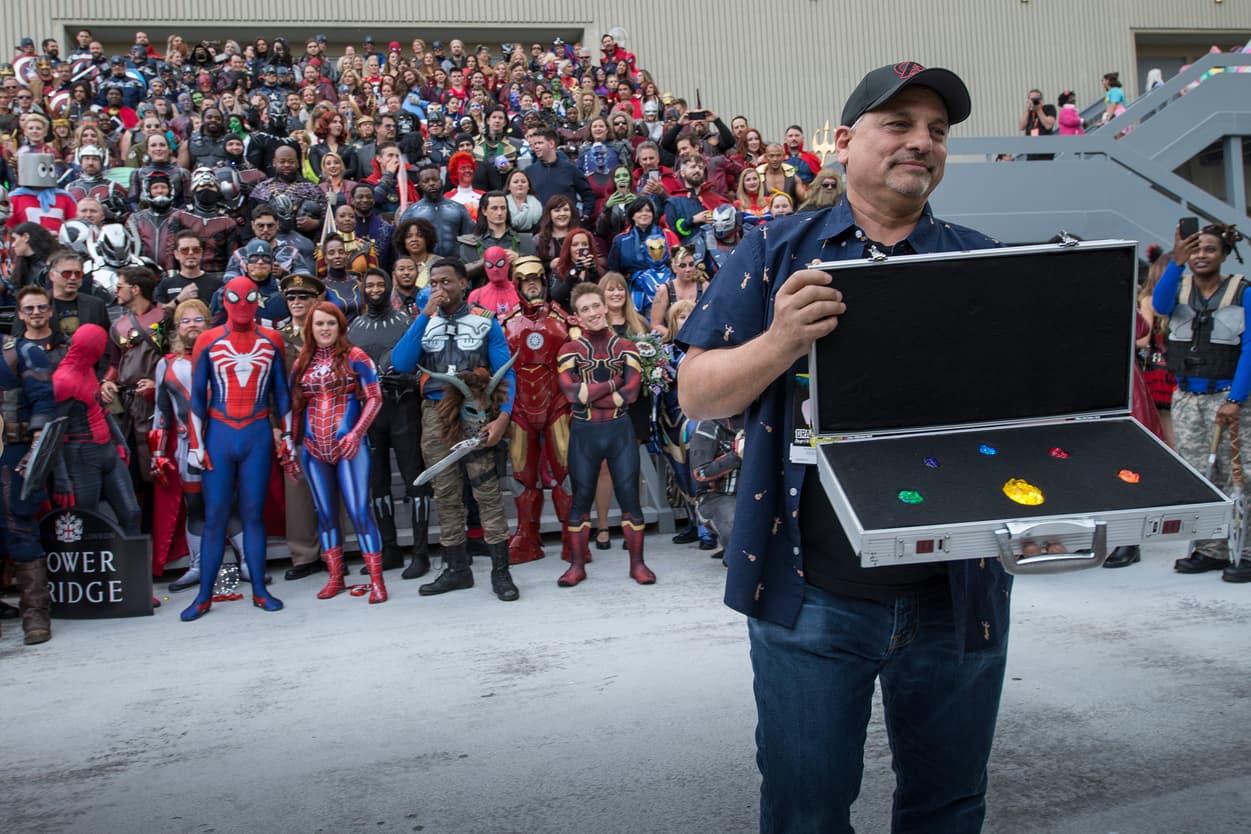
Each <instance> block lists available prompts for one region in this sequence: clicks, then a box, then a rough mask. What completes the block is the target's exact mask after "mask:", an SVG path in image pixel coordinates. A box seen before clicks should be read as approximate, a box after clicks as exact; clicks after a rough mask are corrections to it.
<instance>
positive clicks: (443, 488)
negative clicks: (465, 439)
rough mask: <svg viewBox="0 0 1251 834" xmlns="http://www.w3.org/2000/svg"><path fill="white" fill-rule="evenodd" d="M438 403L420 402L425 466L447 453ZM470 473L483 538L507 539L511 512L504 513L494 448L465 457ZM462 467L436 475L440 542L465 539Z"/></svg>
mask: <svg viewBox="0 0 1251 834" xmlns="http://www.w3.org/2000/svg"><path fill="white" fill-rule="evenodd" d="M438 408H439V404H438V403H437V402H435V401H434V400H423V401H422V404H421V456H422V457H423V458H425V461H426V466H433V465H434V464H436V463H438V462H439V461H441V460H443V458H445V457H447V454H448V449H449V447H448V445H447V444H446V443H444V442H443V441H442V439H440V437H439V415H438ZM461 462H462V463H463V464H464V468H465V471H466V472H467V473H468V475H469V486H470V488H472V489H473V497H474V500H475V501H477V502H478V512H479V514H480V515H481V516H482V532H483V536H482V537H483V539H485V540H486V543H487V544H499V543H500V542H505V541H508V516H506V515H505V514H504V498H503V495H502V494H501V493H500V479H499V473H498V471H497V469H496V466H495V450H494V449H486V450H484V451H475V452H473V453H472V454H470V455H469V456H468V457H465V458H462V460H461ZM460 473H461V467H459V466H453V467H450V468H449V469H446V470H444V471H443V472H440V473H439V474H438V475H437V476H435V479H434V484H433V486H434V505H435V506H436V507H438V509H439V543H440V544H442V545H444V546H447V545H456V544H464V542H465V533H466V529H467V528H466V525H465V501H464V498H463V495H464V491H463V487H462V485H461V474H460Z"/></svg>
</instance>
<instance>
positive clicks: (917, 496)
mask: <svg viewBox="0 0 1251 834" xmlns="http://www.w3.org/2000/svg"><path fill="white" fill-rule="evenodd" d="M899 500H900V501H902V502H904V503H905V504H920V503H921V502H922V501H924V500H925V499H924V498H922V497H921V493H919V492H917V491H916V490H915V489H901V490H900V491H899Z"/></svg>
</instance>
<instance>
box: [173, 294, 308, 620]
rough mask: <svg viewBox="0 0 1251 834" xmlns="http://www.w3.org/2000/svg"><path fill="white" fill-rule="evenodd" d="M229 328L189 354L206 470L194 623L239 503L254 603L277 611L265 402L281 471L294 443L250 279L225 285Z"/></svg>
mask: <svg viewBox="0 0 1251 834" xmlns="http://www.w3.org/2000/svg"><path fill="white" fill-rule="evenodd" d="M222 289H223V292H222V299H223V304H224V306H225V309H226V323H225V324H223V325H220V326H218V327H214V328H212V329H211V330H207V331H205V332H204V333H202V334H200V337H199V338H198V339H196V343H195V349H194V350H193V351H192V354H191V430H190V432H188V443H189V447H188V450H187V462H188V464H189V465H190V466H192V467H194V468H197V469H200V470H202V471H203V473H204V474H203V475H202V479H201V489H202V490H203V493H204V536H203V537H202V538H201V540H200V593H199V594H198V595H197V596H196V598H195V602H193V603H191V605H190V606H188V607H187V608H186V609H185V610H184V611H183V612H182V615H181V616H182V619H183V620H184V621H185V622H190V621H192V620H196V619H199V618H200V616H201V615H203V614H204V613H205V612H207V611H208V610H209V608H210V607H211V606H212V604H213V585H214V584H215V583H216V582H217V571H218V570H219V569H220V568H221V564H222V554H223V552H224V550H225V546H226V525H227V523H228V522H229V520H230V514H231V512H232V511H234V509H235V506H236V501H237V502H238V511H239V516H240V517H241V518H242V519H243V551H244V559H246V560H247V563H248V568H249V570H250V571H251V574H252V604H253V605H255V606H256V607H258V608H263V609H265V610H266V611H279V610H281V609H282V601H281V600H280V599H278V598H277V597H275V596H273V595H272V594H270V593H268V592H267V590H266V588H265V522H264V519H263V513H264V508H265V498H266V496H267V495H268V492H269V470H270V462H271V460H272V458H271V456H272V455H273V451H274V437H273V434H272V433H271V431H270V425H269V407H270V398H271V397H272V398H273V403H274V407H275V408H276V409H277V410H278V414H279V417H280V421H281V424H282V429H283V441H282V450H281V455H280V457H281V459H282V463H283V467H284V469H288V470H292V469H293V468H295V467H298V464H297V463H296V462H295V457H294V454H293V449H292V445H291V399H290V396H289V395H288V390H287V379H286V363H285V361H284V353H283V345H282V337H281V336H279V335H278V334H277V333H276V332H274V331H273V330H270V329H269V328H268V327H261V326H260V325H258V324H256V311H257V309H258V308H259V306H260V301H261V294H260V290H259V289H258V287H257V285H256V284H255V283H254V282H253V281H252V279H250V278H245V277H239V278H233V279H231V281H230V282H229V283H228V284H226V286H225V287H223V288H222Z"/></svg>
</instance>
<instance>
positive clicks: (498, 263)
mask: <svg viewBox="0 0 1251 834" xmlns="http://www.w3.org/2000/svg"><path fill="white" fill-rule="evenodd" d="M487 266H493V267H495V268H496V269H502V268H504V267H506V266H508V258H500V259H499V260H498V261H487Z"/></svg>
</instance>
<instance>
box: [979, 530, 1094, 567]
mask: <svg viewBox="0 0 1251 834" xmlns="http://www.w3.org/2000/svg"><path fill="white" fill-rule="evenodd" d="M1073 533H1084V534H1089V535H1090V550H1089V551H1085V550H1082V551H1076V552H1070V551H1067V550H1061V551H1055V550H1052V548H1050V547H1049V548H1047V550H1046V552H1043V553H1039V554H1037V555H1029V556H1026V555H1023V554H1020V553H1016V552H1015V551H1016V550H1017V545H1018V544H1019V545H1024V544H1025V543H1026V542H1027V541H1028V540H1030V539H1037V538H1044V537H1054V536H1061V535H1066V534H1073ZM995 541H996V542H997V543H998V545H999V558H1000V561H1002V562H1003V567H1004V570H1006V571H1007V572H1008V573H1011V574H1015V575H1017V576H1026V575H1030V574H1043V573H1065V572H1067V571H1074V570H1082V569H1084V568H1097V567H1099V566H1101V565H1102V564H1103V562H1104V560H1105V559H1107V558H1108V525H1107V522H1104V521H1094V520H1092V519H1075V520H1065V521H1040V522H1022V521H1009V522H1007V524H1005V525H1004V526H1003V527H1000V528H999V529H997V530H996V531H995Z"/></svg>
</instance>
